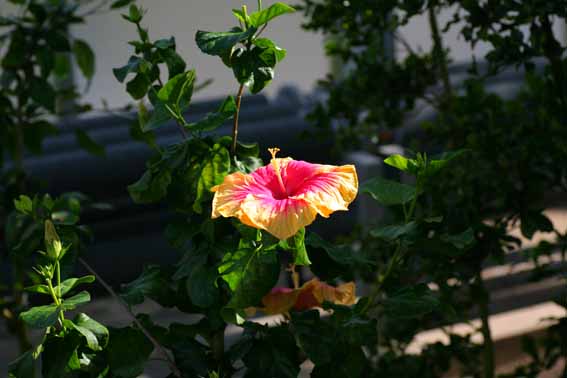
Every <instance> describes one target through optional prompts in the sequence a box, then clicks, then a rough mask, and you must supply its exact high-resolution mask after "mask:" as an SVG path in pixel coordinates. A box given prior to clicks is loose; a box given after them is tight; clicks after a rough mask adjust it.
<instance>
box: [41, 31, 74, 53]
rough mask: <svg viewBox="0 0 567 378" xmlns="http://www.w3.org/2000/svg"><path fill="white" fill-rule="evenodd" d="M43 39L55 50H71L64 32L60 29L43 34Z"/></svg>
mask: <svg viewBox="0 0 567 378" xmlns="http://www.w3.org/2000/svg"><path fill="white" fill-rule="evenodd" d="M45 40H46V42H47V44H48V45H49V47H51V48H52V49H53V50H55V51H57V52H68V51H70V50H71V45H70V44H69V40H68V39H67V36H66V35H65V33H63V32H61V31H52V32H51V33H46V34H45Z"/></svg>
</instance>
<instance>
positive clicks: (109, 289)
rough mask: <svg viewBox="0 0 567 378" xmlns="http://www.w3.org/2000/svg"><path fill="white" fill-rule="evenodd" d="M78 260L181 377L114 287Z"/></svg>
mask: <svg viewBox="0 0 567 378" xmlns="http://www.w3.org/2000/svg"><path fill="white" fill-rule="evenodd" d="M79 262H80V263H81V264H82V265H83V266H84V267H85V269H86V270H88V271H89V272H90V273H91V274H92V275H93V276H95V277H96V280H97V281H98V282H99V283H100V284H101V285H102V287H104V289H105V290H106V291H108V293H109V294H110V295H111V296H112V297H114V299H115V300H116V301H117V302H118V303H120V305H122V307H123V308H124V310H125V311H126V313H127V314H128V315H130V317H131V318H132V321H133V322H134V323H135V324H136V325H137V326H138V328H140V331H142V333H143V334H144V336H146V337H147V338H148V340H150V342H151V343H152V344H153V345H154V347H155V348H156V349H157V350H158V351H159V352H160V353H161V354H162V355H163V357H164V358H165V360H166V361H167V364H168V365H169V368H170V369H171V372H172V373H173V375H175V376H176V377H178V378H181V372H180V371H179V369H178V368H177V366H176V365H175V362H174V361H173V360H172V359H171V357H170V356H169V354H168V353H167V351H166V350H165V349H164V347H163V346H162V345H161V344H160V343H159V342H158V341H157V340H156V339H155V338H154V337H153V336H152V335H151V334H150V332H149V331H148V330H147V329H146V328H145V327H144V326H143V325H142V323H140V321H139V320H138V318H136V315H134V313H133V312H132V311H131V310H130V307H129V306H128V304H127V303H126V302H124V300H123V299H122V298H120V297H119V296H118V295H117V294H116V292H115V291H114V289H113V288H112V287H111V286H110V285H109V284H108V283H106V281H104V280H103V279H102V277H101V276H100V275H99V274H98V273H97V272H96V271H95V270H94V269H93V268H92V267H91V266H90V265H89V264H88V263H87V262H86V261H85V260H83V259H82V258H80V257H79Z"/></svg>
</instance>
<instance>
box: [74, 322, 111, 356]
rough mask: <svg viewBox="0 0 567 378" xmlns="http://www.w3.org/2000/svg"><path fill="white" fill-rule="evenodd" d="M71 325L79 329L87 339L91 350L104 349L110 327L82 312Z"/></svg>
mask: <svg viewBox="0 0 567 378" xmlns="http://www.w3.org/2000/svg"><path fill="white" fill-rule="evenodd" d="M69 323H71V324H70V325H71V326H72V327H73V328H74V329H75V330H77V332H79V333H80V334H81V335H83V337H84V338H85V339H86V341H87V345H88V347H89V348H90V349H91V350H94V351H98V350H102V349H103V348H104V347H106V345H107V344H108V338H109V332H108V329H107V328H106V327H105V326H103V325H102V324H100V323H99V322H97V321H96V320H93V319H91V318H90V317H89V316H87V315H86V314H83V313H80V314H78V315H77V316H75V318H74V319H73V321H72V322H70V321H69Z"/></svg>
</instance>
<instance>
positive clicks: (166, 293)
mask: <svg viewBox="0 0 567 378" xmlns="http://www.w3.org/2000/svg"><path fill="white" fill-rule="evenodd" d="M169 285H170V281H169V274H166V273H164V272H162V270H161V268H160V267H159V266H157V265H149V266H147V267H144V271H143V272H142V274H141V275H140V277H138V278H136V279H135V280H134V281H132V282H130V283H128V284H126V285H124V286H123V289H122V293H121V295H120V296H121V297H122V298H123V299H124V300H125V301H126V303H128V304H129V305H130V306H134V305H137V304H140V303H142V302H143V301H144V298H145V297H148V298H151V299H153V300H155V301H157V302H158V303H166V304H168V303H170V302H171V289H170V288H169Z"/></svg>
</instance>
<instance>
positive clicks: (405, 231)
mask: <svg viewBox="0 0 567 378" xmlns="http://www.w3.org/2000/svg"><path fill="white" fill-rule="evenodd" d="M415 231H417V224H416V223H415V222H409V223H406V224H401V225H391V226H385V227H380V228H377V229H374V230H371V231H370V235H372V236H374V237H375V238H380V239H384V240H386V241H394V240H396V239H399V238H400V237H402V236H405V235H410V234H413V233H415Z"/></svg>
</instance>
